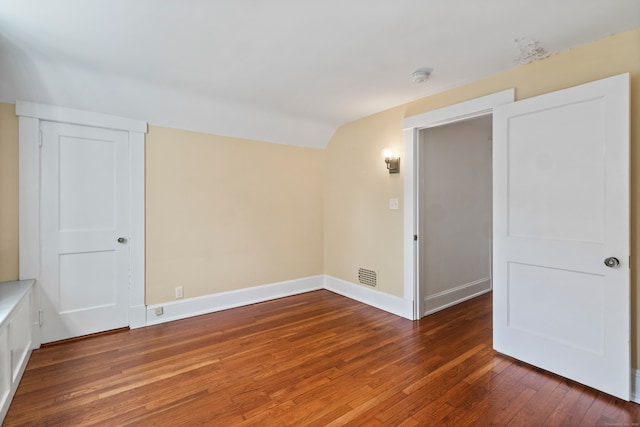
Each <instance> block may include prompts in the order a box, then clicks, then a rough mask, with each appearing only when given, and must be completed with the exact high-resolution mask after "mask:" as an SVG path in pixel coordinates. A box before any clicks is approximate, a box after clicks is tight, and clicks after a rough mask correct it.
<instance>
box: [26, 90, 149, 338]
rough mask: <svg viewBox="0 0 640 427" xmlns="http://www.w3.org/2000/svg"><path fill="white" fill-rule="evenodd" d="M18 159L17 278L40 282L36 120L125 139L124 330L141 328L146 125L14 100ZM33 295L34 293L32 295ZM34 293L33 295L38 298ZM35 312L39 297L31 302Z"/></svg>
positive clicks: (36, 329) (36, 327) (143, 311)
mask: <svg viewBox="0 0 640 427" xmlns="http://www.w3.org/2000/svg"><path fill="white" fill-rule="evenodd" d="M16 115H17V116H18V120H19V121H18V147H19V148H18V150H19V153H18V157H19V160H18V162H19V196H18V197H19V221H20V225H19V244H20V248H19V255H20V264H19V275H20V279H21V280H23V279H35V280H36V284H37V283H38V282H39V280H40V253H41V248H40V215H41V212H40V190H41V189H40V141H41V134H40V122H41V121H43V120H46V121H53V122H61V123H69V124H75V125H84V126H93V127H100V128H106V129H116V130H122V131H126V132H128V135H129V173H130V180H131V181H130V192H129V194H130V201H129V202H130V204H129V206H130V207H129V209H130V210H129V215H130V224H131V239H130V241H129V243H130V250H131V271H130V282H129V326H130V327H131V328H139V327H143V326H145V325H146V307H145V304H144V284H145V275H144V274H145V271H144V268H145V210H144V208H145V205H144V175H145V170H144V151H145V150H144V138H145V134H146V132H147V123H146V122H144V121H140V120H133V119H127V118H123V117H117V116H111V115H107V114H100V113H93V112H87V111H82V110H76V109H71V108H64V107H58V106H54V105H47V104H38V103H32V102H23V101H17V102H16ZM37 293H38V292H37ZM37 293H36V294H37ZM36 306H37V307H38V309H39V298H36ZM32 329H33V333H34V344H35V345H39V344H40V343H41V338H40V331H39V325H38V324H34V325H33V328H32Z"/></svg>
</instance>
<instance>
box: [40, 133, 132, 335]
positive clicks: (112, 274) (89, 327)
mask: <svg viewBox="0 0 640 427" xmlns="http://www.w3.org/2000/svg"><path fill="white" fill-rule="evenodd" d="M41 132H42V147H41V162H42V164H41V189H42V190H41V195H42V196H41V197H42V199H41V260H42V261H41V262H42V265H41V273H42V274H41V283H40V285H41V290H42V293H41V297H40V298H41V306H42V310H43V313H42V316H43V318H42V320H43V324H42V330H41V333H42V342H51V341H57V340H61V339H66V338H71V337H76V336H81V335H86V334H91V333H95V332H100V331H106V330H110V329H115V328H120V327H124V326H128V325H129V319H128V308H129V262H130V256H129V246H128V239H129V234H130V233H129V206H128V203H129V191H130V189H129V157H128V156H129V154H128V153H129V148H128V133H127V132H124V131H117V130H111V129H101V128H94V127H88V126H79V125H71V124H64V123H53V122H42V123H41Z"/></svg>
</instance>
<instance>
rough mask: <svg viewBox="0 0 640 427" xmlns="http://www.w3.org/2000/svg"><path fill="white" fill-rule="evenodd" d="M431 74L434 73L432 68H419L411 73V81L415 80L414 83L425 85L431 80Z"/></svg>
mask: <svg viewBox="0 0 640 427" xmlns="http://www.w3.org/2000/svg"><path fill="white" fill-rule="evenodd" d="M431 73H433V68H431V67H422V68H418V69H417V70H415V71H414V72H413V73H411V80H413V82H414V83H424V82H426V81H427V80H429V76H430V75H431Z"/></svg>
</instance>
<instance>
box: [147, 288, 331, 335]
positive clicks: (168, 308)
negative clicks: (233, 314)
mask: <svg viewBox="0 0 640 427" xmlns="http://www.w3.org/2000/svg"><path fill="white" fill-rule="evenodd" d="M323 279H324V276H312V277H305V278H302V279H297V280H289V281H286V282H279V283H272V284H268V285H262V286H254V287H251V288H245V289H239V290H236V291H229V292H221V293H218V294H211V295H205V296H201V297H196V298H188V299H184V300H179V301H171V302H166V303H162V304H154V305H149V306H147V310H146V325H147V326H150V325H157V324H159V323H164V322H170V321H172V320H178V319H185V318H187V317H192V316H199V315H201V314H207V313H213V312H216V311H221V310H227V309H229V308H235V307H240V306H243V305H249V304H255V303H258V302H263V301H268V300H272V299H276V298H282V297H287V296H291V295H296V294H301V293H304V292H310V291H315V290H318V289H322V288H323ZM159 307H162V310H163V314H162V315H160V316H156V314H155V310H156V308H159Z"/></svg>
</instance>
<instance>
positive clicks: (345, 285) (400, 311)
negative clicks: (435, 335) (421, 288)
mask: <svg viewBox="0 0 640 427" xmlns="http://www.w3.org/2000/svg"><path fill="white" fill-rule="evenodd" d="M324 289H326V290H328V291H331V292H335V293H337V294H340V295H342V296H345V297H347V298H351V299H353V300H356V301H360V302H361V303H363V304H367V305H370V306H372V307H376V308H379V309H380V310H384V311H387V312H389V313H392V314H395V315H396V316H400V317H404V318H405V319H409V320H413V301H412V300H409V299H404V298H400V297H397V296H395V295H391V294H386V293H384V292H380V291H376V290H373V289H369V288H365V287H364V286H360V285H357V284H355V283H351V282H347V281H346V280H342V279H337V278H335V277H331V276H325V278H324Z"/></svg>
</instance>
